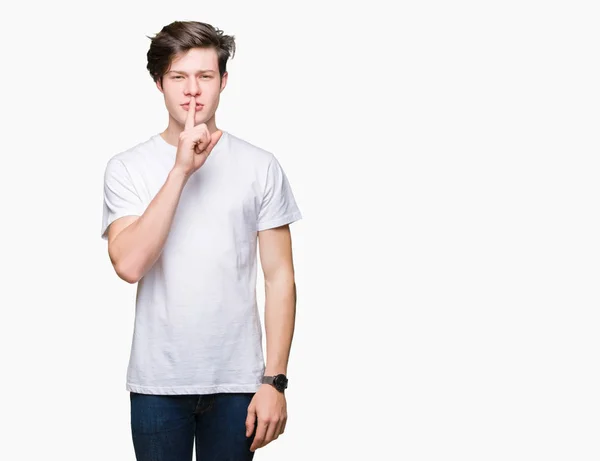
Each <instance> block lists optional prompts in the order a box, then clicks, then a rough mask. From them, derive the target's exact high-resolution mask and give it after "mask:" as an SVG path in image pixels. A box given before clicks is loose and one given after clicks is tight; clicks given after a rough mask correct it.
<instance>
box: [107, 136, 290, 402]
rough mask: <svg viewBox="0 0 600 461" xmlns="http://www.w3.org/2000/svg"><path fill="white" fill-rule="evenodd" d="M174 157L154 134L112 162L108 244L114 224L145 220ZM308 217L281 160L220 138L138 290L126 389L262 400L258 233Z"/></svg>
mask: <svg viewBox="0 0 600 461" xmlns="http://www.w3.org/2000/svg"><path fill="white" fill-rule="evenodd" d="M176 151H177V148H176V147H175V146H172V145H170V144H168V143H167V142H166V141H165V140H164V139H163V138H162V137H161V136H160V134H156V135H154V136H152V137H150V138H149V139H148V140H146V141H144V142H142V143H140V144H138V145H136V146H134V147H132V148H130V149H128V150H126V151H124V152H120V153H118V154H116V155H114V156H113V157H112V158H111V159H110V160H109V161H108V163H107V166H106V172H105V178H104V209H103V216H102V232H101V235H102V238H104V239H106V238H107V233H106V230H107V228H108V226H109V224H110V223H112V222H113V221H114V220H116V219H118V218H121V217H123V216H127V215H138V216H139V215H141V214H142V213H143V212H144V210H145V209H146V207H147V206H148V205H149V203H150V201H151V200H152V199H153V198H154V196H155V195H156V194H157V192H158V191H159V190H160V188H161V187H162V186H163V184H164V183H165V181H166V179H167V176H168V174H169V172H170V171H171V169H172V168H173V165H174V162H175V155H176ZM301 217H302V216H301V213H300V210H299V208H298V206H297V204H296V201H295V200H294V195H293V193H292V190H291V188H290V184H289V182H288V179H287V177H286V175H285V173H284V171H283V169H282V167H281V165H280V163H279V162H278V160H277V159H276V158H275V156H274V155H273V154H272V153H270V152H268V151H266V150H264V149H261V148H259V147H256V146H254V145H252V144H250V143H248V142H247V141H244V140H242V139H240V138H238V137H236V136H234V135H232V134H230V133H228V132H227V131H223V135H222V136H221V138H220V139H219V142H218V143H217V145H216V146H215V148H214V149H213V151H212V152H211V154H210V155H209V157H208V159H207V161H206V162H205V164H204V165H203V166H202V167H201V168H200V169H199V170H198V171H196V172H195V173H194V174H193V175H192V176H191V177H190V178H189V180H188V182H187V184H186V185H185V187H184V189H183V192H182V195H181V199H180V201H179V205H178V207H177V210H176V213H175V216H174V219H173V224H172V226H171V230H170V232H169V235H168V237H167V241H166V243H165V246H164V249H163V252H162V253H161V256H160V257H159V259H158V260H157V261H156V263H155V264H154V265H153V266H152V268H151V269H150V270H149V271H148V272H147V273H146V275H145V276H144V277H143V278H142V279H141V280H140V281H139V283H138V287H137V296H136V310H135V324H134V331H133V340H132V346H131V354H130V359H129V365H128V368H127V381H126V389H127V390H128V391H132V392H138V393H142V394H209V393H217V392H256V391H257V390H258V388H259V386H260V384H261V379H262V377H263V373H264V371H265V362H264V357H263V351H262V329H261V322H260V317H259V312H258V306H257V300H256V272H257V245H258V241H257V232H258V231H260V230H264V229H269V228H273V227H277V226H281V225H284V224H289V223H292V222H294V221H297V220H299V219H301Z"/></svg>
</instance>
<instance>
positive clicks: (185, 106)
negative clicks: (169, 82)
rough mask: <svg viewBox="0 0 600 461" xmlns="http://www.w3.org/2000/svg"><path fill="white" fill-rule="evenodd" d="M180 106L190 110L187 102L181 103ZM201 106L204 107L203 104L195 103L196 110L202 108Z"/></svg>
mask: <svg viewBox="0 0 600 461" xmlns="http://www.w3.org/2000/svg"><path fill="white" fill-rule="evenodd" d="M181 107H183V109H184V110H190V105H189V104H182V105H181ZM203 107H204V105H203V104H196V112H198V111H200V110H202V108H203Z"/></svg>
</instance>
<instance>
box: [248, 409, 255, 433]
mask: <svg viewBox="0 0 600 461" xmlns="http://www.w3.org/2000/svg"><path fill="white" fill-rule="evenodd" d="M255 423H256V411H255V410H254V407H253V406H249V407H248V416H246V437H250V436H251V435H252V431H253V430H254V424H255Z"/></svg>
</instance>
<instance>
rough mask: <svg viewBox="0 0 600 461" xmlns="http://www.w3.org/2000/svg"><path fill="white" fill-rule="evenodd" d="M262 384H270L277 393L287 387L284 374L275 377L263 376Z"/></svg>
mask: <svg viewBox="0 0 600 461" xmlns="http://www.w3.org/2000/svg"><path fill="white" fill-rule="evenodd" d="M262 383H263V384H270V385H271V386H273V387H274V388H275V389H277V390H278V391H279V392H283V391H284V390H285V389H287V387H288V379H287V377H286V376H285V375H284V374H279V375H275V376H263V379H262Z"/></svg>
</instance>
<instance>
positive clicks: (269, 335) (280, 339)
mask: <svg viewBox="0 0 600 461" xmlns="http://www.w3.org/2000/svg"><path fill="white" fill-rule="evenodd" d="M295 319H296V284H295V282H294V277H293V273H283V274H277V275H275V276H273V279H272V280H265V332H266V340H267V341H266V342H267V363H266V370H265V374H267V375H276V374H279V373H283V374H287V366H288V360H289V355H290V349H291V345H292V338H293V335H294V324H295Z"/></svg>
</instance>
